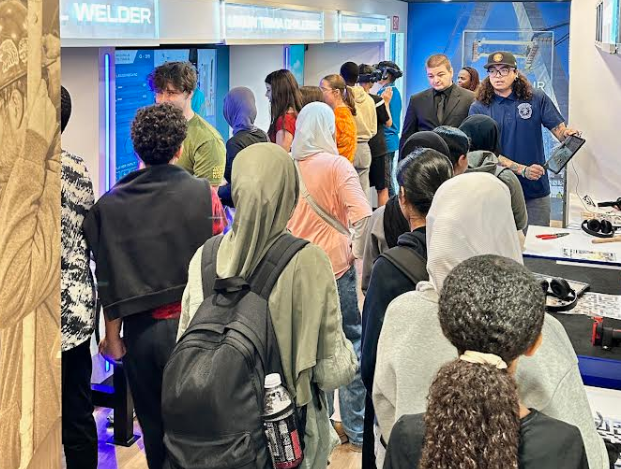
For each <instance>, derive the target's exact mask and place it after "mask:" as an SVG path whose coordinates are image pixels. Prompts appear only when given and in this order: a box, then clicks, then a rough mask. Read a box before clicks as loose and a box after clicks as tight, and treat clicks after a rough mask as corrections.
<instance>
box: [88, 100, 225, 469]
mask: <svg viewBox="0 0 621 469" xmlns="http://www.w3.org/2000/svg"><path fill="white" fill-rule="evenodd" d="M187 128H188V122H187V120H186V118H185V117H184V114H183V112H182V111H181V109H179V108H178V107H176V106H173V105H172V104H167V103H165V104H155V105H152V106H148V107H144V108H142V109H139V110H138V112H137V113H136V117H135V119H134V121H133V123H132V128H131V136H132V142H133V145H134V149H135V151H136V153H137V154H138V156H139V157H140V159H141V160H142V161H143V162H144V164H145V168H143V169H141V170H138V171H134V172H133V173H131V174H128V175H127V176H125V177H124V178H123V179H121V180H120V181H119V182H118V183H117V184H116V185H115V186H114V187H113V188H112V190H111V191H109V192H108V193H106V194H104V195H103V196H102V197H101V199H99V201H98V202H97V203H96V204H95V205H94V206H93V207H92V209H91V210H90V211H89V212H88V214H87V215H86V218H85V220H84V225H83V226H84V232H85V236H86V240H87V243H88V246H89V248H90V250H91V251H92V253H93V256H94V258H95V262H96V264H97V271H96V276H97V281H98V292H99V298H100V300H101V303H102V305H103V308H104V314H105V319H106V335H105V337H104V338H103V340H102V341H101V343H100V345H99V349H100V352H101V353H102V354H103V355H104V356H106V357H107V358H108V359H109V360H112V361H115V360H121V358H122V359H123V364H124V366H125V371H126V373H127V378H128V381H129V386H130V388H131V392H132V396H133V398H134V405H135V407H136V415H137V417H138V421H139V422H140V426H141V427H142V432H143V436H144V443H145V451H146V455H147V462H148V464H149V468H150V469H160V468H161V467H162V461H163V460H164V443H163V436H164V434H163V429H162V418H161V411H160V397H161V388H162V376H163V373H164V366H165V365H166V362H167V361H168V357H169V356H170V353H171V352H172V349H173V347H174V345H175V336H176V333H177V326H178V324H179V317H180V315H181V297H182V295H183V290H184V289H185V285H186V283H187V281H188V265H189V264H190V260H191V259H192V256H193V255H194V253H195V252H196V250H197V249H198V248H199V247H200V246H202V245H203V244H204V242H205V241H206V240H207V239H208V238H210V237H211V236H212V235H216V234H219V233H221V232H222V231H223V228H224V223H223V220H224V217H223V214H222V205H221V204H220V201H219V199H218V196H217V193H216V191H215V189H214V188H212V187H211V186H210V184H209V183H208V182H207V181H205V180H203V179H197V178H195V177H193V176H191V175H190V174H189V173H188V172H187V171H185V170H184V169H182V168H180V167H179V166H177V165H175V164H174V163H175V162H176V161H177V159H178V158H179V157H181V155H182V154H183V142H184V140H185V139H186V132H187ZM188 201H191V203H188ZM121 325H123V337H122V338H121V335H120V331H121Z"/></svg>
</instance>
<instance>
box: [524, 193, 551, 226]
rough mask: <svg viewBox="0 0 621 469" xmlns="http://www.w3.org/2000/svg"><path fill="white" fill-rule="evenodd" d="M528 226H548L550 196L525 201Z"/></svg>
mask: <svg viewBox="0 0 621 469" xmlns="http://www.w3.org/2000/svg"><path fill="white" fill-rule="evenodd" d="M526 213H527V214H528V225H529V226H530V225H539V226H550V196H549V195H546V196H545V197H539V198H537V199H530V200H527V201H526Z"/></svg>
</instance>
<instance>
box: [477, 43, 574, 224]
mask: <svg viewBox="0 0 621 469" xmlns="http://www.w3.org/2000/svg"><path fill="white" fill-rule="evenodd" d="M485 68H486V69H487V74H488V77H487V78H486V79H485V80H483V81H482V82H481V86H480V87H479V89H478V90H477V94H476V101H475V102H474V103H472V106H470V115H472V114H484V115H486V116H490V117H491V118H492V119H494V120H495V121H496V123H497V124H498V127H499V130H500V135H501V137H500V151H501V153H502V155H503V156H501V157H500V158H499V161H500V164H502V165H503V166H504V167H506V168H509V169H511V171H513V172H514V173H515V174H517V175H518V176H519V179H520V182H521V184H522V189H523V190H524V198H525V199H526V210H527V212H528V224H529V225H543V226H549V225H550V181H549V180H548V175H547V174H546V171H545V170H544V169H543V164H544V163H545V153H544V149H543V134H542V129H541V127H542V126H545V127H546V128H547V129H549V130H550V131H551V132H552V133H553V134H554V136H555V137H556V138H557V139H558V140H559V141H560V142H562V141H563V140H565V138H567V137H568V136H569V135H575V134H578V133H579V132H578V131H577V130H574V129H569V128H567V127H566V126H565V119H564V118H563V116H562V115H561V113H560V112H559V111H558V109H557V108H556V106H555V105H554V102H553V101H552V99H551V98H550V97H549V96H548V95H547V94H545V93H544V92H543V91H542V90H539V89H534V88H533V87H532V86H531V84H530V83H529V82H528V79H527V78H526V77H525V76H524V75H522V74H521V73H520V72H519V71H518V68H517V61H516V59H515V56H514V55H513V54H512V53H511V52H502V51H501V52H494V53H492V54H490V55H489V57H488V59H487V64H485Z"/></svg>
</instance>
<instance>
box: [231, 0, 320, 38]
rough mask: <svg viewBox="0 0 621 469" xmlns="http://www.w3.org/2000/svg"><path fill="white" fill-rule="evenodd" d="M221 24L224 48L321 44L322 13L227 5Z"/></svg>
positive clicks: (234, 4)
mask: <svg viewBox="0 0 621 469" xmlns="http://www.w3.org/2000/svg"><path fill="white" fill-rule="evenodd" d="M224 21H225V41H226V43H227V44H235V43H238V44H239V43H248V42H256V41H260V42H263V43H278V44H304V43H312V42H323V40H324V18H323V12H322V11H314V10H302V9H300V10H297V9H287V8H276V7H269V6H259V5H246V4H236V3H226V4H225V6H224Z"/></svg>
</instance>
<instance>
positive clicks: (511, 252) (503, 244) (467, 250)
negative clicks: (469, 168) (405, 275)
mask: <svg viewBox="0 0 621 469" xmlns="http://www.w3.org/2000/svg"><path fill="white" fill-rule="evenodd" d="M483 254H496V255H499V256H504V257H508V258H509V259H513V260H514V261H516V262H519V263H520V264H523V262H524V261H523V259H522V250H521V248H520V241H519V239H518V235H517V231H516V230H515V221H514V220H513V212H512V211H511V196H510V195H509V189H507V186H506V185H505V184H503V183H502V181H500V180H499V179H498V178H497V177H495V176H493V175H491V174H487V173H468V174H462V175H460V176H457V177H454V178H452V179H449V180H448V181H446V182H445V183H444V184H442V185H441V186H440V188H439V189H438V191H437V192H436V194H435V195H434V197H433V203H432V204H431V209H430V210H429V213H428V214H427V271H428V272H429V282H419V284H418V286H417V290H419V291H424V290H429V289H432V288H433V289H434V290H436V291H437V292H439V291H440V290H441V289H442V285H443V284H444V280H445V279H446V277H447V276H448V274H449V273H450V272H451V270H453V268H455V267H457V265H458V264H460V263H461V262H462V261H465V260H466V259H469V258H471V257H474V256H478V255H483Z"/></svg>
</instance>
